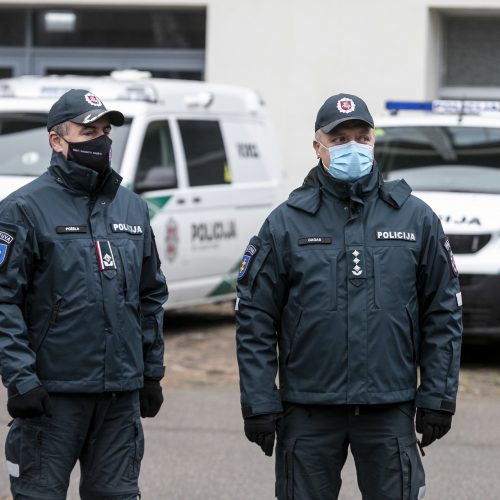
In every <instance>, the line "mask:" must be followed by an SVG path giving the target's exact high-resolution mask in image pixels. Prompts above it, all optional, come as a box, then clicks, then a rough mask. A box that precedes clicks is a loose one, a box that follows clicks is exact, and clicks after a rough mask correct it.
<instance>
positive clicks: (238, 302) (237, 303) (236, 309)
mask: <svg viewBox="0 0 500 500" xmlns="http://www.w3.org/2000/svg"><path fill="white" fill-rule="evenodd" d="M239 305H240V298H239V297H236V304H234V310H235V311H238V310H239V309H238V307H239Z"/></svg>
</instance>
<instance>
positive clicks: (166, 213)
mask: <svg viewBox="0 0 500 500" xmlns="http://www.w3.org/2000/svg"><path fill="white" fill-rule="evenodd" d="M71 88H84V89H88V90H89V91H91V92H93V93H95V94H96V95H98V96H99V97H100V98H101V99H102V100H103V102H104V103H105V104H106V107H107V108H108V109H118V110H120V111H122V113H123V114H124V115H125V117H126V121H125V125H124V126H122V127H116V128H114V129H113V131H112V134H111V138H112V140H113V158H112V166H113V168H114V169H115V170H117V171H118V172H119V173H120V175H121V176H122V177H123V185H125V186H126V187H128V188H130V189H132V190H134V191H135V192H137V193H139V194H140V195H141V196H143V197H144V199H145V200H146V201H147V203H148V205H149V208H150V215H151V225H152V227H153V229H154V231H155V235H156V242H157V247H158V251H159V253H160V257H161V260H162V266H163V271H164V273H165V275H166V277H167V281H168V286H169V290H170V298H169V301H168V303H167V305H166V307H167V308H178V307H185V306H191V305H196V304H201V303H208V302H215V301H222V300H227V299H232V298H234V297H235V281H236V274H237V270H238V269H239V266H240V264H241V252H242V250H243V249H244V248H245V245H246V244H247V242H248V240H249V238H250V237H251V235H253V234H255V233H256V232H257V231H258V228H259V227H260V225H261V224H262V222H263V220H264V219H265V217H266V216H267V214H268V213H269V212H270V210H271V209H272V208H273V207H274V206H275V205H276V204H277V203H278V202H279V201H280V199H281V198H282V197H283V195H282V193H281V191H280V186H281V180H282V174H283V171H282V168H281V164H280V160H279V158H278V157H277V156H276V147H275V143H276V142H275V139H274V133H273V130H272V128H271V125H270V122H269V118H268V115H267V113H266V109H265V107H264V105H263V103H262V101H261V99H260V98H259V96H258V95H257V93H256V92H254V91H252V90H249V89H245V88H239V87H233V86H224V85H212V84H207V83H204V82H190V81H176V80H165V79H155V78H151V77H150V75H149V74H148V73H146V72H139V71H134V70H127V71H118V72H113V73H112V74H111V75H110V76H109V77H92V78H87V77H76V76H49V77H32V76H24V77H19V78H14V79H4V80H0V151H1V152H2V154H1V159H0V199H2V198H4V197H5V196H6V195H7V194H9V193H10V192H12V191H14V190H15V189H17V188H19V187H21V186H22V185H23V184H26V183H27V182H29V181H30V180H32V179H33V178H35V177H36V176H38V175H40V174H41V173H43V172H44V171H45V170H46V168H47V166H48V165H49V163H50V155H51V151H50V148H49V145H48V138H47V130H46V128H45V127H46V121H47V113H48V110H49V109H50V106H51V105H52V104H53V103H54V101H56V100H57V98H58V97H59V96H60V95H61V94H63V93H64V92H66V91H67V90H69V89H71ZM123 223H124V224H127V221H123ZM132 229H133V228H131V230H132Z"/></svg>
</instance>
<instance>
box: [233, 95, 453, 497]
mask: <svg viewBox="0 0 500 500" xmlns="http://www.w3.org/2000/svg"><path fill="white" fill-rule="evenodd" d="M373 126H374V124H373V119H372V117H371V115H370V113H369V111H368V108H367V106H366V104H365V103H364V102H363V100H361V99H360V98H359V97H357V96H354V95H350V94H338V95H335V96H332V97H330V98H329V99H327V101H326V102H325V103H324V104H323V106H322V107H321V108H320V110H319V112H318V115H317V118H316V123H315V140H314V142H313V147H314V150H315V152H316V155H317V157H318V158H319V160H320V161H319V163H318V165H317V166H316V167H314V168H313V169H312V170H311V171H310V172H309V174H308V175H307V177H306V179H305V181H304V184H303V186H302V187H300V188H298V189H296V190H295V191H293V192H292V193H291V194H290V196H289V198H288V200H287V201H286V202H285V203H283V204H282V205H280V206H279V207H278V208H276V209H275V210H274V211H273V212H272V213H271V214H270V215H269V217H268V218H267V220H266V221H265V222H264V225H263V226H262V228H261V230H260V232H259V235H258V236H254V237H253V238H252V239H251V240H250V243H249V245H248V246H247V248H246V250H245V253H244V256H243V260H242V263H241V266H240V269H239V273H238V299H237V304H236V309H237V313H236V319H237V355H238V364H239V369H240V388H241V404H242V413H243V418H244V429H245V435H246V437H247V438H248V439H249V440H250V441H252V442H255V443H257V444H258V445H259V446H260V447H261V448H262V450H263V451H264V453H265V454H266V455H269V456H271V455H272V453H273V449H274V442H275V436H277V446H276V497H277V498H278V499H279V500H288V499H291V498H293V499H294V500H324V499H326V498H328V499H336V498H338V495H339V491H340V486H341V470H342V467H343V465H344V463H345V460H346V457H347V453H348V448H350V449H351V453H352V454H353V457H354V461H355V464H356V470H357V475H358V486H359V489H360V490H361V493H362V496H363V499H364V500H388V499H393V500H402V499H403V500H419V499H421V498H423V497H424V495H425V476H424V470H423V466H422V460H421V457H420V454H419V451H418V448H417V437H416V433H415V427H416V430H417V432H419V433H421V434H422V439H421V442H419V444H420V449H422V448H423V447H424V446H427V445H429V444H431V443H432V442H433V441H434V440H435V439H439V438H441V437H443V436H444V435H445V434H446V433H447V432H448V431H449V429H450V427H451V421H452V416H453V414H454V412H455V400H456V393H457V387H458V371H459V364H460V346H461V335H462V309H461V306H462V299H461V294H460V289H459V283H458V272H457V269H456V266H455V262H454V258H453V253H452V250H451V247H450V244H449V241H448V239H447V238H446V236H445V235H444V233H443V230H442V227H441V224H440V222H439V219H438V217H437V216H436V215H435V214H434V212H433V211H432V210H431V209H430V208H429V207H428V206H427V205H426V204H425V203H423V202H422V201H420V200H419V199H418V198H415V197H414V196H412V195H411V188H410V187H409V186H408V185H407V184H406V182H405V181H403V180H397V181H391V182H384V180H383V179H382V177H381V175H380V174H379V171H378V168H377V165H376V163H375V162H374V159H373V147H374V143H375V137H374V131H373ZM418 369H419V370H420V380H418V379H417V370H418ZM277 375H278V380H279V386H277V385H276V379H277ZM415 413H416V422H415ZM415 423H416V425H415Z"/></svg>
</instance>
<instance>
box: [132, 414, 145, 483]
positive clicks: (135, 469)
mask: <svg viewBox="0 0 500 500" xmlns="http://www.w3.org/2000/svg"><path fill="white" fill-rule="evenodd" d="M143 456H144V431H143V429H142V424H141V421H140V420H136V421H135V422H134V423H133V426H132V439H131V443H130V462H129V477H130V478H132V479H137V478H138V477H139V472H140V469H141V461H142V458H143Z"/></svg>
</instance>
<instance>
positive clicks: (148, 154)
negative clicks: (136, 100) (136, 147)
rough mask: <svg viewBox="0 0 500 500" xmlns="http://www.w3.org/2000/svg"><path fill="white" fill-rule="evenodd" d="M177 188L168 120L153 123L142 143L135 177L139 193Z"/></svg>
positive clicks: (136, 188)
mask: <svg viewBox="0 0 500 500" xmlns="http://www.w3.org/2000/svg"><path fill="white" fill-rule="evenodd" d="M176 187H177V175H176V171H175V157H174V149H173V147H172V138H171V136H170V127H169V125H168V122H167V121H166V120H161V121H155V122H151V123H150V124H149V125H148V128H147V129H146V133H145V135H144V141H143V143H142V148H141V153H140V156H139V164H138V165H137V173H136V176H135V190H136V191H137V192H143V191H152V190H155V189H172V188H176Z"/></svg>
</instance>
